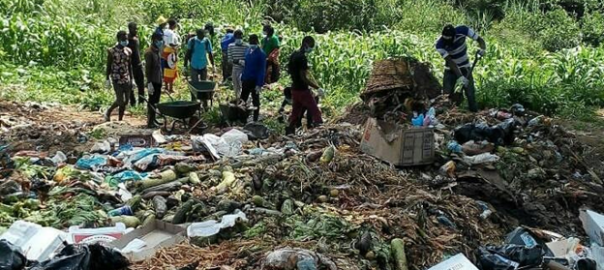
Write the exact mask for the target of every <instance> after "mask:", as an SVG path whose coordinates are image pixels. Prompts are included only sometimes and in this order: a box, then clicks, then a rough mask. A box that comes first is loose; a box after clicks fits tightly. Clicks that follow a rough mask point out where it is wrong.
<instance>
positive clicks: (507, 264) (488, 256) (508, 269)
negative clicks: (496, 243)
mask: <svg viewBox="0 0 604 270" xmlns="http://www.w3.org/2000/svg"><path fill="white" fill-rule="evenodd" d="M477 253H478V254H477V257H478V265H477V266H478V268H479V269H480V270H516V269H517V268H518V266H520V264H519V263H518V262H515V261H512V260H510V259H508V258H506V257H504V256H502V255H499V254H497V253H494V252H491V251H489V250H488V249H486V248H484V247H480V248H478V251H477Z"/></svg>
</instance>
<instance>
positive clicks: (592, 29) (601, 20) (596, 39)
mask: <svg viewBox="0 0 604 270" xmlns="http://www.w3.org/2000/svg"><path fill="white" fill-rule="evenodd" d="M581 31H582V32H583V42H585V43H586V44H590V45H592V46H595V47H597V46H600V44H602V41H604V36H603V35H602V33H604V15H602V13H600V12H598V11H594V12H592V13H588V14H586V15H585V16H584V17H583V18H581Z"/></svg>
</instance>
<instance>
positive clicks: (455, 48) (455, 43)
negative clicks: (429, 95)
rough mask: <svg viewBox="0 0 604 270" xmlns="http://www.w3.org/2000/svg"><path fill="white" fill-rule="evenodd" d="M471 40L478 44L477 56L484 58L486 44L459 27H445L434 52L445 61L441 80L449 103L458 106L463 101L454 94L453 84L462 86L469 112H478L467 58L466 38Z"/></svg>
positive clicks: (462, 26)
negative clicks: (451, 102)
mask: <svg viewBox="0 0 604 270" xmlns="http://www.w3.org/2000/svg"><path fill="white" fill-rule="evenodd" d="M468 37H469V38H471V39H473V40H475V41H476V42H478V45H479V46H480V50H479V51H478V55H479V56H480V57H482V56H484V54H485V52H486V47H487V46H486V43H485V42H484V39H482V38H481V37H480V36H478V34H476V33H475V32H474V30H472V29H471V28H469V27H467V26H465V25H460V26H457V27H454V26H453V25H450V24H449V25H446V26H445V27H444V28H443V31H442V35H441V37H440V38H439V39H438V40H437V41H436V45H435V47H436V51H438V52H439V53H440V55H441V56H442V57H443V58H444V59H445V62H446V66H445V74H444V78H443V88H444V90H445V92H446V93H448V94H449V98H450V99H451V101H454V102H455V103H456V104H457V105H458V106H459V105H460V104H461V102H462V101H463V94H461V93H459V94H458V93H455V84H456V83H457V82H459V83H461V84H462V85H463V86H464V89H465V92H466V96H467V98H468V107H469V109H470V111H472V112H476V111H478V105H477V104H476V97H475V94H476V89H475V88H474V78H473V77H472V70H471V69H472V65H471V64H470V58H469V57H468V48H467V46H466V38H468Z"/></svg>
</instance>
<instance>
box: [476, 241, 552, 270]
mask: <svg viewBox="0 0 604 270" xmlns="http://www.w3.org/2000/svg"><path fill="white" fill-rule="evenodd" d="M486 250H488V251H489V252H491V253H496V254H499V255H501V256H504V257H506V258H508V259H510V260H512V261H515V262H517V263H518V264H520V266H533V265H540V264H541V263H542V262H543V256H544V255H545V251H544V250H543V248H542V247H541V246H540V245H535V246H531V247H528V246H519V245H513V244H510V245H503V246H495V245H487V246H486Z"/></svg>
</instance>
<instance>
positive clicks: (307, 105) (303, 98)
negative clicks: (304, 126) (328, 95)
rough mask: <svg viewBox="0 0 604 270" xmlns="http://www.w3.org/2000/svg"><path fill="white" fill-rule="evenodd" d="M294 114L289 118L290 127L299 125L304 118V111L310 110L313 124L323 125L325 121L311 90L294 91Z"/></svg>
mask: <svg viewBox="0 0 604 270" xmlns="http://www.w3.org/2000/svg"><path fill="white" fill-rule="evenodd" d="M292 100H293V104H292V113H291V115H290V117H289V125H290V127H292V126H295V125H296V124H298V122H299V119H301V118H302V114H303V113H304V111H306V110H308V113H309V114H310V115H311V116H312V122H313V123H314V124H322V123H323V119H322V118H321V111H320V110H319V106H318V105H317V100H315V98H314V97H313V96H312V93H311V92H310V90H309V89H306V90H294V89H292Z"/></svg>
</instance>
